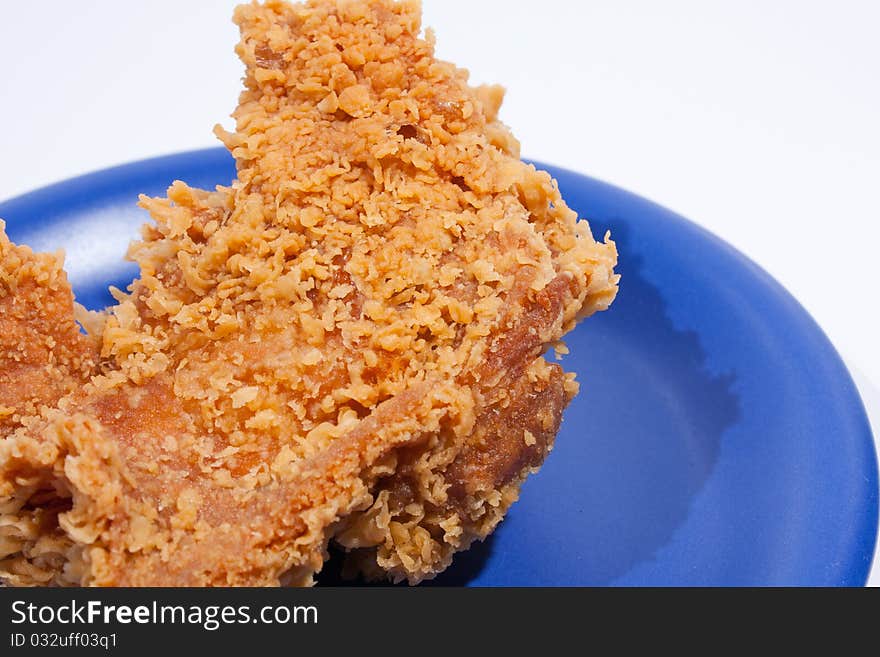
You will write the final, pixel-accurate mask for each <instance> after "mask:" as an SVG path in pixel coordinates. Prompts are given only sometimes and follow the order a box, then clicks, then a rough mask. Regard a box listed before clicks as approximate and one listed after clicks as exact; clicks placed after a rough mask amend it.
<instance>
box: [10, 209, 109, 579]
mask: <svg viewBox="0 0 880 657" xmlns="http://www.w3.org/2000/svg"><path fill="white" fill-rule="evenodd" d="M62 264H63V259H62V258H61V257H60V256H55V255H51V254H37V253H33V252H32V251H31V250H30V249H29V248H27V247H19V246H15V245H14V244H12V243H11V242H10V241H9V239H8V238H7V236H6V233H5V224H4V223H3V222H2V221H0V441H3V440H4V439H5V438H6V437H7V436H9V435H11V434H12V433H13V432H14V431H15V430H16V429H18V428H20V427H21V426H22V424H23V422H25V420H26V418H28V417H32V416H34V415H36V414H37V413H39V411H40V410H41V409H42V408H46V407H52V406H54V405H55V404H56V403H57V402H58V400H59V399H61V398H62V397H64V396H65V395H68V394H70V393H71V392H73V391H74V390H76V389H77V388H78V387H79V386H81V385H84V384H85V383H86V382H87V381H88V380H89V379H90V378H91V376H92V374H93V373H94V372H95V371H96V370H97V356H98V345H97V343H96V341H95V340H94V339H93V338H91V337H89V336H86V335H85V334H83V333H82V332H81V331H80V328H79V326H78V325H77V323H76V321H75V320H74V315H75V314H76V311H75V307H74V301H73V292H72V291H71V289H70V285H69V284H68V282H67V276H66V275H65V274H64V271H63V269H62ZM16 484H17V490H16V495H15V496H14V497H13V498H12V499H9V498H6V499H3V500H2V501H0V519H2V520H0V558H2V557H4V556H6V555H10V554H20V555H22V556H23V558H20V559H17V560H16V561H15V563H14V564H13V563H6V562H0V569H2V570H6V568H7V566H8V567H11V568H13V570H11V571H10V572H9V573H8V578H9V580H10V581H11V582H13V583H16V582H18V581H26V582H33V583H43V582H48V581H51V579H52V578H53V577H54V576H55V573H56V572H57V571H58V569H59V568H61V567H62V566H63V560H62V559H61V558H59V556H58V552H59V545H60V544H62V543H65V540H66V539H65V537H64V536H63V535H62V534H61V533H60V532H59V531H58V522H57V515H58V513H59V512H60V511H63V510H65V509H64V505H63V504H58V499H59V496H58V495H57V494H54V493H52V492H44V491H40V490H37V489H30V488H29V486H28V483H27V482H26V481H24V480H22V481H19V482H16ZM28 500H29V501H30V502H29V504H28V505H27V507H24V506H22V504H21V503H20V502H23V501H28Z"/></svg>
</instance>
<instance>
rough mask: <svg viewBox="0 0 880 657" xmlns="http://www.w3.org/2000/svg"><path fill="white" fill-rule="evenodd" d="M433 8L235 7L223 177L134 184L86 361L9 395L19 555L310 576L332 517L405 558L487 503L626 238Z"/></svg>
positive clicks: (370, 559) (553, 400) (146, 574)
mask: <svg viewBox="0 0 880 657" xmlns="http://www.w3.org/2000/svg"><path fill="white" fill-rule="evenodd" d="M420 14H421V12H420V8H419V5H418V3H415V2H406V1H404V2H393V1H392V0H371V1H358V0H352V1H338V2H337V1H330V0H313V1H311V2H307V3H305V4H297V5H291V4H288V3H286V2H281V1H277V0H269V1H267V2H265V3H263V4H249V5H243V6H241V7H238V8H237V9H236V12H235V21H236V23H238V25H239V27H240V29H241V35H242V36H241V42H240V43H239V45H238V48H237V52H238V54H239V56H240V57H241V59H242V61H243V62H244V64H245V67H246V75H245V90H244V92H243V93H242V95H241V98H240V102H239V106H238V109H237V110H236V111H235V113H234V114H233V117H234V119H235V121H236V127H235V131H234V132H227V131H225V130H223V129H221V128H218V129H217V130H216V132H217V134H218V136H219V137H220V139H221V140H222V141H223V142H224V144H225V145H226V146H227V147H228V148H229V150H230V151H231V152H232V154H233V156H234V157H235V160H236V166H237V179H236V181H235V182H234V183H233V184H232V185H231V186H230V187H218V188H217V189H216V190H214V191H203V190H197V189H193V188H191V187H189V186H187V185H185V184H184V183H181V182H177V183H175V184H174V185H173V186H172V187H171V188H170V189H169V190H168V195H167V197H166V198H162V199H154V198H146V197H142V198H141V204H142V206H143V207H145V208H146V209H147V210H149V212H150V213H151V215H152V219H153V223H152V224H150V225H148V226H146V227H145V228H144V230H143V236H142V240H141V241H139V242H137V243H135V244H134V245H133V246H132V247H131V250H130V257H131V258H132V259H133V260H134V261H136V262H137V263H138V265H139V266H140V269H141V276H140V278H139V279H138V280H136V281H135V282H134V283H133V284H132V285H131V287H130V288H129V289H128V291H127V292H125V293H123V292H119V291H116V292H115V296H116V298H117V301H118V303H117V305H116V306H114V307H113V308H110V309H109V310H108V312H107V314H106V315H105V316H104V317H103V319H102V320H101V325H100V327H99V328H98V330H96V331H95V334H96V335H99V336H100V361H101V367H100V368H99V369H95V366H94V361H88V362H87V361H85V360H84V361H82V362H81V363H80V365H78V366H77V367H75V368H73V369H72V370H71V371H83V372H84V373H87V374H88V375H89V376H88V377H87V378H88V381H87V382H86V383H85V384H83V385H79V384H77V385H76V386H74V388H75V389H72V390H67V389H63V390H62V388H58V390H60V391H61V392H60V393H59V395H58V396H56V397H54V398H52V396H51V395H47V396H46V401H45V403H46V404H47V405H48V406H49V407H48V408H45V409H44V410H43V411H42V412H39V413H37V412H36V408H35V407H33V406H26V405H25V406H21V404H20V403H19V401H18V400H20V399H21V397H20V396H18V395H19V393H14V394H13V395H12V398H11V399H7V400H6V401H5V403H6V404H10V403H12V402H15V404H16V406H15V408H26V409H27V412H28V414H29V415H30V417H22V411H16V412H15V413H16V414H15V415H14V417H15V418H17V419H16V420H14V422H16V423H17V425H15V426H13V425H12V424H9V425H8V427H9V429H10V430H11V429H15V431H14V433H12V434H11V435H9V436H8V437H7V438H5V439H3V440H2V441H0V527H5V528H10V527H11V528H12V529H11V530H10V529H4V531H5V532H6V534H5V536H6V538H4V543H3V544H2V546H0V548H2V549H0V559H2V561H0V573H2V576H3V577H5V578H6V580H7V581H8V582H10V583H13V584H44V583H51V584H84V585H100V586H118V585H138V586H140V585H163V586H176V585H185V586H203V585H249V586H259V585H278V584H309V583H311V581H312V577H313V575H314V573H315V572H317V571H319V570H320V568H321V566H322V564H323V560H324V558H325V555H326V550H327V545H328V542H329V541H330V540H331V539H333V538H335V539H336V540H337V542H338V543H339V544H341V545H342V546H344V547H345V548H346V549H349V550H351V551H352V552H351V557H352V559H351V563H352V565H353V567H355V568H358V569H360V570H361V571H363V572H365V573H367V574H368V575H371V576H390V577H391V578H392V579H395V580H402V579H406V580H408V581H410V582H411V583H416V582H418V581H420V580H422V579H424V578H426V577H432V576H433V575H435V574H436V573H438V572H440V571H442V569H443V568H445V567H446V566H447V565H448V564H449V563H450V561H451V559H452V555H453V553H454V552H455V551H457V550H459V549H466V548H467V547H468V546H469V545H470V544H471V543H472V542H473V541H474V540H478V539H481V538H484V537H485V536H486V535H488V533H489V532H491V531H492V529H493V528H494V527H495V526H496V525H497V523H498V522H499V521H500V520H501V518H502V516H503V515H504V513H505V512H506V510H507V508H508V507H509V506H510V504H512V503H513V501H514V500H515V499H516V496H517V494H518V489H519V485H520V484H521V482H522V480H523V479H524V478H525V477H526V476H527V474H528V473H529V472H531V471H532V470H533V469H535V468H536V467H538V466H539V465H540V463H541V462H542V461H543V459H544V457H545V456H546V454H547V452H548V451H549V450H550V447H551V446H552V441H553V438H554V436H555V434H556V432H557V430H558V427H559V422H560V420H561V416H562V411H563V409H564V407H565V405H566V404H567V403H568V402H569V401H570V400H571V398H572V397H573V396H574V394H575V393H576V391H577V385H576V384H575V382H574V380H573V377H572V376H569V375H565V374H564V373H563V372H562V370H561V369H560V368H559V367H558V366H557V365H550V364H548V363H547V362H546V361H545V360H544V359H543V358H541V353H542V352H543V351H544V350H545V349H546V348H547V347H548V346H549V345H553V344H555V343H557V342H558V341H559V340H560V339H561V338H562V336H563V335H564V334H565V333H566V332H567V331H569V330H571V329H572V328H573V327H574V326H575V324H576V322H577V321H578V320H579V319H581V318H583V317H585V316H587V315H590V314H592V313H594V312H596V311H599V310H604V309H605V308H607V307H608V305H609V304H610V303H611V301H612V300H613V298H614V296H615V294H616V291H617V282H618V277H617V276H616V274H615V273H614V266H615V264H616V258H617V254H616V250H615V247H614V244H613V242H611V241H610V240H608V239H607V238H606V240H605V241H604V242H598V241H596V240H595V239H594V238H593V236H592V235H591V233H590V229H589V226H588V225H587V223H586V222H584V221H578V220H577V216H576V215H575V213H574V212H573V211H571V210H570V209H569V208H568V207H567V206H566V205H565V203H564V201H563V200H562V199H561V197H560V195H559V191H558V188H557V185H556V183H555V182H554V181H553V180H552V179H551V177H550V176H549V175H548V174H547V173H545V172H542V171H537V170H535V168H534V167H533V166H530V165H527V164H524V163H522V162H521V161H520V160H519V145H518V143H517V142H516V140H515V139H514V138H513V136H512V135H511V134H510V132H509V131H508V129H507V128H506V127H505V126H504V125H503V124H501V123H500V122H499V121H498V118H497V117H498V110H499V107H500V104H501V99H502V96H503V92H502V90H501V89H500V88H498V87H480V88H473V87H471V86H469V85H468V81H467V80H468V76H467V73H466V71H463V70H462V69H458V68H456V67H455V66H453V65H452V64H449V63H446V62H442V61H439V60H437V59H436V58H435V57H434V42H433V35H432V34H431V32H430V31H428V32H427V33H426V34H425V37H424V38H421V37H420V31H421V25H420V19H421V15H420ZM4 248H5V249H7V250H9V249H12V251H10V252H17V251H15V249H17V247H11V246H8V247H4ZM5 261H6V251H4V262H5ZM4 266H5V265H4ZM0 280H2V279H0ZM59 280H60V275H59ZM47 289H52V286H51V284H47ZM67 295H68V296H69V290H67ZM12 296H13V297H14V298H20V299H21V300H22V301H21V302H19V301H15V302H14V303H16V304H19V303H22V304H23V307H27V308H31V309H32V310H31V311H29V312H34V311H33V308H36V307H38V306H39V303H40V302H39V301H38V300H35V299H32V298H31V299H29V298H28V297H26V296H25V297H18V293H17V292H15V293H14V294H13V295H12ZM32 301H33V302H35V303H36V305H33V304H32ZM2 303H3V299H2V298H0V304H2ZM60 314H63V313H60ZM65 317H67V318H69V320H70V322H71V323H72V322H73V320H72V317H73V313H72V311H70V312H69V313H68V314H66V315H65ZM2 321H5V314H4V319H3V320H2ZM68 337H69V336H68ZM87 340H88V339H87V338H82V341H85V342H87ZM17 344H18V343H10V345H9V346H8V348H10V349H15V348H17ZM3 347H4V348H7V344H6V343H4V344H3ZM10 353H11V352H10ZM48 353H49V354H53V356H52V357H61V356H63V354H64V353H65V352H64V350H63V349H62V351H61V352H60V353H59V354H56V353H55V351H49V352H48ZM3 362H4V363H5V362H6V361H3ZM59 362H61V361H59ZM64 362H66V361H64ZM83 368H85V369H83ZM4 369H5V368H4ZM0 376H10V375H9V374H6V372H4V371H0ZM53 376H54V375H53ZM81 380H82V377H80V381H81ZM11 390H13V389H12V388H11ZM64 392H69V394H67V395H66V396H64V397H61V394H63V393H64ZM53 394H54V393H53ZM59 398H60V399H59ZM4 399H5V398H3V397H0V405H2V404H3V403H4V401H3V400H4ZM56 402H57V403H56ZM2 422H3V419H2V418H0V423H2ZM18 425H21V426H18ZM3 426H4V425H3V424H0V429H2V427H3ZM46 507H51V508H52V509H53V512H52V513H51V514H48V517H49V519H50V520H49V521H48V522H47V523H44V525H43V526H41V528H40V530H39V531H36V530H34V529H32V528H27V527H24V525H25V524H26V523H24V522H23V520H22V519H23V518H26V517H27V516H28V514H33V513H34V510H35V509H42V508H46ZM53 523H54V525H53ZM42 535H45V536H51V537H53V543H52V545H50V546H48V547H47V548H45V550H44V552H45V553H47V554H51V555H52V556H51V559H44V560H43V562H42V563H40V564H36V562H35V556H34V553H33V550H32V549H31V548H30V547H29V546H31V545H32V544H33V543H34V540H36V538H38V537H39V536H42ZM47 564H49V565H48V566H47Z"/></svg>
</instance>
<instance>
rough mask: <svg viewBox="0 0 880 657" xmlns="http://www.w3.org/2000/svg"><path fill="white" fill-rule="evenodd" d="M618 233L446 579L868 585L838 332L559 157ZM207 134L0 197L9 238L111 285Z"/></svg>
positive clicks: (214, 169) (223, 173) (220, 174)
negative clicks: (495, 517) (559, 408)
mask: <svg viewBox="0 0 880 657" xmlns="http://www.w3.org/2000/svg"><path fill="white" fill-rule="evenodd" d="M547 168H548V169H549V170H550V171H551V173H552V174H553V175H554V176H555V177H556V178H557V179H558V180H559V184H560V187H561V188H562V192H563V195H564V196H565V198H566V199H567V200H568V203H569V204H570V205H571V206H572V207H573V208H574V209H576V210H577V211H578V212H579V214H580V215H581V216H583V217H587V218H588V219H590V221H591V223H592V226H593V231H594V233H596V234H597V235H601V234H603V233H604V232H605V230H606V229H610V230H611V231H612V233H613V235H614V238H615V239H616V240H617V244H618V247H619V249H620V272H621V274H622V275H623V280H622V283H621V291H620V296H619V298H618V299H617V301H616V302H615V304H614V306H613V307H612V308H611V310H610V311H609V312H607V313H603V314H601V315H600V316H597V317H594V318H591V319H590V320H588V321H586V322H584V323H583V324H582V325H581V326H580V327H579V328H578V329H577V330H576V331H575V332H574V333H573V334H571V335H570V336H569V337H568V339H567V342H568V344H569V346H570V348H571V355H570V356H568V357H566V360H565V365H566V366H567V368H568V369H570V370H574V371H576V372H577V373H578V378H579V379H580V381H581V382H582V393H581V395H580V396H579V397H578V398H577V399H576V400H575V401H574V403H573V404H572V405H571V407H570V408H569V409H568V411H567V413H566V416H565V421H564V423H563V428H562V431H561V433H560V435H559V437H558V439H557V446H556V449H555V450H554V451H553V453H552V454H551V456H550V458H549V459H548V461H547V463H546V465H545V466H544V468H543V469H542V470H541V472H540V473H539V474H538V475H536V476H534V477H532V478H530V479H529V480H528V482H527V483H526V484H525V486H524V487H523V491H522V496H521V500H520V502H518V503H517V504H516V505H515V506H514V507H513V509H512V510H511V512H510V514H509V516H508V518H507V519H506V520H505V522H504V523H503V524H502V526H501V527H500V528H499V529H498V531H497V532H496V533H495V535H494V536H493V537H492V538H490V539H489V540H488V541H487V542H486V543H484V544H481V545H479V546H476V547H475V548H474V549H473V550H471V551H470V552H468V553H466V554H463V555H460V556H459V558H458V559H457V561H456V563H455V565H454V566H453V567H452V568H451V569H450V570H449V571H448V572H447V573H445V574H444V575H443V576H442V577H440V578H439V579H438V580H437V583H440V584H470V585H526V586H528V585H605V584H614V585H626V586H631V585H698V586H699V585H862V584H864V583H865V581H866V579H867V574H868V569H869V567H870V563H871V557H872V554H873V550H874V544H875V540H876V536H877V463H876V457H875V453H874V446H873V441H872V436H871V431H870V428H869V425H868V421H867V418H866V416H865V412H864V408H863V406H862V402H861V400H860V399H859V396H858V393H857V392H856V389H855V387H854V385H853V383H852V380H851V379H850V376H849V374H848V373H847V371H846V369H845V367H844V365H843V363H842V362H841V360H840V358H839V357H838V355H837V353H836V352H835V350H834V348H833V347H832V345H831V344H830V343H829V341H828V339H827V338H826V337H825V336H824V335H823V333H822V331H821V330H820V329H819V327H818V326H816V324H815V323H814V322H813V320H812V319H811V318H810V317H809V316H808V315H807V313H806V312H805V311H804V310H803V308H801V306H800V305H798V303H797V302H796V301H795V300H794V299H793V298H792V297H791V296H790V295H789V294H788V293H787V292H786V291H785V290H784V289H783V288H782V287H780V286H779V284H777V283H776V282H775V281H774V280H773V279H772V278H770V276H768V275H767V274H766V273H765V272H764V271H762V270H761V269H760V268H758V267H757V266H756V265H755V264H754V263H752V262H751V261H749V260H748V259H747V258H745V257H744V256H743V255H741V254H740V253H738V252H737V251H735V250H734V249H733V248H731V247H730V246H728V245H726V244H725V243H723V242H722V241H720V240H719V239H717V238H716V237H714V236H712V235H711V234H709V233H707V232H706V231H704V230H702V229H700V228H699V227H697V226H696V225H694V224H692V223H690V222H688V221H686V220H685V219H682V218H681V217H678V216H676V215H674V214H672V213H671V212H669V211H667V210H664V209H663V208H660V207H658V206H656V205H654V204H652V203H650V202H648V201H645V200H643V199H641V198H638V197H636V196H633V195H632V194H629V193H627V192H624V191H622V190H619V189H616V188H614V187H610V186H609V185H606V184H603V183H601V182H598V181H596V180H592V179H590V178H586V177H584V176H581V175H578V174H576V173H572V172H569V171H564V170H561V169H555V168H552V167H547ZM233 175H234V168H233V165H232V161H231V160H230V158H229V155H228V154H227V153H226V151H225V150H222V149H212V150H206V151H198V152H193V153H184V154H181V155H173V156H170V157H163V158H158V159H154V160H148V161H145V162H137V163H134V164H129V165H125V166H121V167H117V168H114V169H109V170H106V171H102V172H99V173H95V174H91V175H87V176H83V177H81V178H77V179H74V180H70V181H67V182H63V183H60V184H57V185H53V186H51V187H47V188H45V189H42V190H39V191H36V192H33V193H31V194H27V195H25V196H22V197H19V198H17V199H15V200H12V201H8V202H6V203H4V204H2V205H0V217H4V218H5V219H6V220H7V222H8V231H9V234H10V235H11V237H12V238H13V239H14V240H16V241H19V242H23V243H26V244H30V245H31V246H33V247H35V248H37V249H40V250H54V249H57V248H60V247H64V248H65V249H66V250H67V253H68V261H67V266H68V271H69V273H70V276H71V280H72V282H73V286H74V288H75V290H76V294H77V297H78V298H79V300H80V301H81V302H83V303H84V304H85V305H87V306H90V307H92V308H99V307H103V306H104V305H106V304H108V303H110V302H111V298H110V296H109V294H108V293H107V291H106V289H107V286H108V285H110V284H113V285H116V286H125V285H126V284H127V283H128V282H129V281H130V280H131V278H132V277H133V276H135V275H136V273H137V272H136V270H135V268H134V267H133V266H132V265H130V264H124V263H122V261H121V255H122V253H123V252H124V250H125V247H126V245H127V243H128V241H129V240H130V239H131V238H133V237H134V236H136V235H137V228H138V226H139V225H140V224H141V223H142V222H144V221H145V219H146V216H145V213H143V212H142V211H140V210H138V209H137V208H135V201H136V197H137V194H138V193H140V192H144V193H148V194H151V195H161V194H162V193H163V192H164V190H165V188H166V187H167V186H168V185H169V184H170V183H171V182H172V181H173V180H174V179H178V178H179V179H182V180H186V181H187V182H189V183H190V184H193V185H197V186H200V187H212V186H213V185H215V184H218V183H221V184H228V183H229V181H230V180H231V178H232V176H233Z"/></svg>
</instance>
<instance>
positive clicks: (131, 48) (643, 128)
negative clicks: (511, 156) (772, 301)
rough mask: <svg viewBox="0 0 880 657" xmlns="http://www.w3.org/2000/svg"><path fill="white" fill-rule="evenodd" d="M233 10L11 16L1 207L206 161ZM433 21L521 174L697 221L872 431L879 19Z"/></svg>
mask: <svg viewBox="0 0 880 657" xmlns="http://www.w3.org/2000/svg"><path fill="white" fill-rule="evenodd" d="M234 4H236V3H235V2H234V1H233V0H198V1H194V0H187V1H185V2H184V1H182V0H153V1H151V2H134V1H129V2H124V1H119V0H82V1H79V2H66V1H62V0H54V1H49V0H46V1H43V2H21V1H20V0H15V1H14V2H13V1H10V0H0V8H2V13H0V16H2V18H0V80H2V85H3V86H2V92H0V94H2V95H0V199H4V198H7V197H10V196H13V195H16V194H18V193H20V192H24V191H27V190H29V189H32V188H35V187H38V186H41V185H43V184H46V183H50V182H54V181H56V180H59V179H63V178H67V177H70V176H72V175H75V174H79V173H83V172H87V171H90V170H94V169H97V168H102V167H105V166H108V165H112V164H116V163H120V162H126V161H130V160H133V159H139V158H143V157H149V156H153V155H158V154H164V153H170V152H176V151H181V150H187V149H191V148H198V147H204V146H210V145H214V144H215V143H216V142H215V141H214V138H213V136H212V134H211V128H212V126H213V125H214V124H215V123H218V122H224V123H225V124H226V125H227V126H228V125H229V124H230V122H229V121H228V120H227V118H226V117H227V115H228V114H229V112H231V110H232V109H233V107H234V105H235V101H236V97H237V94H238V88H239V77H240V74H241V69H240V66H239V63H238V60H237V59H236V57H235V55H234V54H233V50H232V48H233V45H234V43H235V42H236V40H237V31H236V29H235V27H234V26H233V25H232V24H231V23H230V16H231V11H232V7H233V6H234ZM424 8H425V23H426V24H427V25H430V26H432V27H434V28H435V29H436V32H437V35H438V50H439V54H440V55H441V56H443V57H444V58H446V59H450V60H452V61H455V62H456V63H458V64H460V65H463V66H467V67H468V68H470V70H471V71H472V75H473V79H474V80H476V81H479V82H502V83H504V84H505V85H506V86H507V87H508V89H509V93H508V97H507V102H506V104H505V107H504V109H503V115H502V117H503V119H504V120H505V121H506V122H507V123H508V124H510V125H511V126H512V127H513V128H514V131H515V133H516V134H517V136H518V137H519V138H520V139H521V141H522V143H523V151H524V155H525V156H527V157H531V158H535V159H540V160H544V161H546V162H551V163H554V164H559V165H562V166H566V167H569V168H571V169H575V170H578V171H582V172H584V173H587V174H590V175H593V176H596V177H598V178H602V179H604V180H607V181H609V182H612V183H615V184H618V185H621V186H623V187H625V188H627V189H630V190H632V191H635V192H637V193H639V194H641V195H643V196H647V197H649V198H651V199H653V200H655V201H657V202H659V203H661V204H662V205H665V206H667V207H669V208H671V209H673V210H675V211H677V212H679V213H681V214H683V215H685V216H687V217H689V218H691V219H693V220H695V221H697V222H698V223H700V224H702V225H703V226H705V227H707V228H709V229H710V230H712V231H714V232H715V233H717V234H719V235H720V236H722V237H723V238H725V239H726V240H728V241H730V242H732V243H733V244H734V245H735V246H737V247H738V248H740V249H741V250H742V251H744V252H745V253H747V254H748V255H749V256H751V257H752V258H754V259H755V260H757V261H758V263H760V264H761V265H762V266H764V267H765V268H766V269H767V270H769V271H770V273H771V274H773V275H774V276H775V277H776V278H778V279H779V280H780V281H781V282H782V283H783V284H784V285H785V286H786V287H787V288H788V289H789V290H791V291H792V292H793V293H794V295H795V296H796V297H798V299H800V301H801V302H802V303H803V304H804V305H805V306H806V307H807V309H808V310H809V311H810V312H811V313H812V314H813V316H814V317H816V319H817V320H818V321H819V323H820V324H821V325H822V326H823V327H824V329H825V330H826V331H827V332H828V334H829V335H830V336H831V338H832V340H833V341H834V342H835V344H836V345H837V347H838V349H839V350H840V352H841V353H842V354H843V356H844V358H845V360H846V361H847V363H848V365H849V366H850V369H851V371H852V373H853V375H854V377H855V378H856V380H857V382H858V384H859V386H860V389H861V391H862V395H863V397H864V398H865V400H866V403H867V404H868V407H869V409H870V412H871V414H872V419H873V421H874V426H875V427H877V428H878V429H880V422H878V419H880V416H878V410H880V393H878V389H877V385H876V384H877V383H878V382H880V346H878V321H877V320H878V300H880V295H878V291H877V288H878V285H880V264H878V262H880V253H878V249H880V228H878V225H880V38H878V36H877V34H878V33H877V30H878V26H880V2H876V1H875V0H864V1H862V2H859V1H856V0H836V1H834V2H831V1H828V2H816V1H802V2H796V1H793V0H776V1H773V2H758V1H736V2H735V1H733V0H728V1H727V2H717V1H706V0H703V1H699V2H698V1H690V2H689V1H685V0H666V1H665V2H650V1H648V0H639V1H634V0H631V1H625V0H594V1H591V2H576V1H574V0H538V1H535V0H530V1H528V2H526V1H508V2H503V1H501V0H424ZM872 382H873V383H872ZM872 582H874V583H880V573H878V569H877V568H876V567H875V569H874V574H873V576H872Z"/></svg>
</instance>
